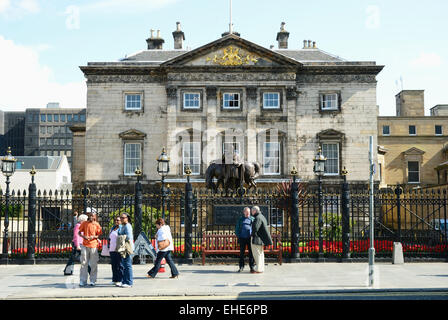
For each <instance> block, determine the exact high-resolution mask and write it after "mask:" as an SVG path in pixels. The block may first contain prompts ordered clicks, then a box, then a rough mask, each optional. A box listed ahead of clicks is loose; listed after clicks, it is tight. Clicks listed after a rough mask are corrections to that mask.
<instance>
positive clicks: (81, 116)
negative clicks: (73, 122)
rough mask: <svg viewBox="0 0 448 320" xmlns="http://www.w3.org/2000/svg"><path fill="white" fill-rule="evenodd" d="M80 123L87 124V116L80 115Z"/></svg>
mask: <svg viewBox="0 0 448 320" xmlns="http://www.w3.org/2000/svg"><path fill="white" fill-rule="evenodd" d="M79 121H81V122H86V115H85V114H80V115H79Z"/></svg>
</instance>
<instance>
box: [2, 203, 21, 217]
mask: <svg viewBox="0 0 448 320" xmlns="http://www.w3.org/2000/svg"><path fill="white" fill-rule="evenodd" d="M5 211H6V206H5V205H4V204H0V216H1V217H4V216H5ZM8 217H9V218H12V217H14V218H18V217H23V206H22V205H21V204H10V205H9V210H8Z"/></svg>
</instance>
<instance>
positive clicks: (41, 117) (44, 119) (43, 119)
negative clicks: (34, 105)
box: [40, 114, 47, 122]
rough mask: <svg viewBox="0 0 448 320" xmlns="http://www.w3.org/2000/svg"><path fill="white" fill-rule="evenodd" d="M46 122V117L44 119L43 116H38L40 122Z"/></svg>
mask: <svg viewBox="0 0 448 320" xmlns="http://www.w3.org/2000/svg"><path fill="white" fill-rule="evenodd" d="M46 121H47V117H45V115H44V114H41V115H40V122H46Z"/></svg>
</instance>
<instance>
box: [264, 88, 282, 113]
mask: <svg viewBox="0 0 448 320" xmlns="http://www.w3.org/2000/svg"><path fill="white" fill-rule="evenodd" d="M263 108H265V109H279V108H280V94H279V93H278V92H265V93H263Z"/></svg>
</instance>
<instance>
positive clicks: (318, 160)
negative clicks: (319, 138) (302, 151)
mask: <svg viewBox="0 0 448 320" xmlns="http://www.w3.org/2000/svg"><path fill="white" fill-rule="evenodd" d="M313 161H314V168H313V171H314V173H315V174H316V175H317V176H323V175H324V173H325V161H327V158H325V157H324V155H323V154H322V148H321V147H320V146H319V149H318V150H317V154H316V157H315V158H314V159H313Z"/></svg>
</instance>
